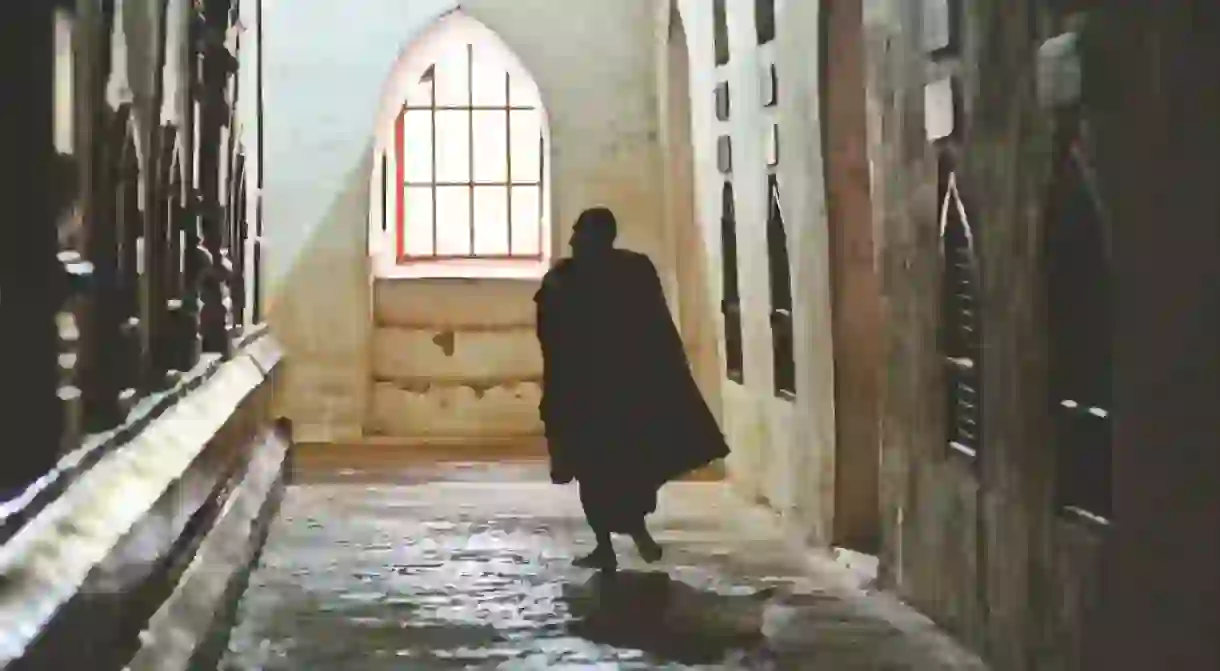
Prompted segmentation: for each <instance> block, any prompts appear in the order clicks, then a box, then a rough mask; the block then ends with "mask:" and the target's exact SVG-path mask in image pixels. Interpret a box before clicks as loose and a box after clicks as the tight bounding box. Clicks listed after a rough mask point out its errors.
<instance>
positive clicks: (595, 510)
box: [572, 482, 618, 570]
mask: <svg viewBox="0 0 1220 671" xmlns="http://www.w3.org/2000/svg"><path fill="white" fill-rule="evenodd" d="M580 503H581V507H583V508H584V511H585V520H586V521H587V522H588V523H589V527H591V528H592V529H593V535H594V537H595V538H596V539H597V547H595V548H593V552H590V553H589V554H587V555H585V556H583V557H578V558H577V559H576V560H575V561H573V562H572V563H573V564H575V565H576V566H579V567H581V568H598V569H603V570H613V569H614V568H615V567H616V566H617V564H618V559H617V558H616V557H615V555H614V542H613V540H612V539H611V537H610V525H609V524H607V523H606V520H604V519H602V518H603V517H605V509H606V505H605V502H604V501H603V500H602V498H601V492H600V490H599V488H598V487H597V486H596V485H594V484H590V483H586V482H582V483H581V484H580Z"/></svg>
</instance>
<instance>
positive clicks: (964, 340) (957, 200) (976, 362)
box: [937, 157, 984, 459]
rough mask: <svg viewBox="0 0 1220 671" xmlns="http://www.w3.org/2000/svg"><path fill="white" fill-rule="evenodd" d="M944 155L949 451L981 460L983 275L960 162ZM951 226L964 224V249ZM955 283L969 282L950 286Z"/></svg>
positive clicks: (942, 217) (943, 307)
mask: <svg viewBox="0 0 1220 671" xmlns="http://www.w3.org/2000/svg"><path fill="white" fill-rule="evenodd" d="M942 160H943V161H948V162H947V163H945V164H944V165H943V169H944V170H946V174H945V175H944V179H945V186H944V194H943V196H941V197H940V198H939V199H938V205H939V208H938V209H939V211H938V214H937V218H938V226H939V233H940V255H941V265H942V277H941V283H942V291H941V301H942V304H941V310H940V312H941V351H942V352H941V353H942V356H943V358H944V362H945V366H946V369H947V373H948V374H947V375H946V380H945V382H946V386H945V393H946V399H945V414H946V434H947V440H946V443H947V446H948V448H949V449H950V450H951V451H953V452H955V453H958V454H961V455H964V456H966V457H969V458H970V459H977V458H978V456H979V454H980V451H981V450H982V446H983V440H984V436H983V426H982V423H983V412H982V404H983V389H982V381H983V372H982V361H981V354H982V334H981V329H982V324H981V319H980V318H979V317H980V315H979V311H980V305H979V303H980V291H979V290H980V279H981V278H980V272H979V256H978V246H977V244H976V242H977V231H976V230H975V228H974V226H973V225H972V224H971V223H970V217H969V214H968V213H967V212H966V205H965V202H964V201H963V198H962V194H961V191H960V189H959V187H958V180H957V169H956V166H954V165H953V164H952V162H951V161H949V160H948V159H947V157H942ZM953 228H960V229H961V230H960V233H961V235H962V236H963V240H964V248H963V249H950V246H951V240H950V237H949V234H950V233H951V232H952V231H951V229H953ZM951 251H952V252H955V253H957V252H963V253H965V255H966V259H965V264H964V265H960V266H955V262H956V261H957V259H953V258H950V252H951ZM952 282H957V283H965V285H964V286H962V287H956V288H955V287H950V283H952ZM954 289H956V291H955V290H954ZM951 292H952V295H953V296H959V297H960V296H967V297H968V300H969V302H970V304H971V307H970V309H969V310H966V309H965V308H963V307H962V305H960V304H958V305H952V304H950V303H949V296H950V293H951ZM962 292H965V293H964V294H963V293H962ZM966 314H969V316H970V320H969V321H970V324H966V316H965V315H966ZM967 332H969V333H970V334H972V335H967ZM972 385H973V386H972ZM967 397H969V399H968V398H967ZM967 424H970V425H972V426H971V428H972V430H973V432H971V431H970V430H967V429H966V428H965V425H967Z"/></svg>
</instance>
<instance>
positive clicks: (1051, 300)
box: [1046, 122, 1113, 520]
mask: <svg viewBox="0 0 1220 671" xmlns="http://www.w3.org/2000/svg"><path fill="white" fill-rule="evenodd" d="M1076 123H1078V122H1076ZM1076 123H1072V122H1069V123H1068V124H1066V125H1067V126H1068V128H1065V129H1063V130H1062V131H1061V135H1062V137H1061V138H1060V140H1059V143H1060V147H1059V150H1058V152H1057V159H1058V160H1057V165H1056V166H1055V172H1054V175H1053V180H1052V183H1051V188H1050V193H1049V198H1048V208H1047V222H1046V226H1047V238H1046V244H1047V249H1046V259H1047V277H1046V279H1047V290H1048V295H1047V299H1048V318H1049V330H1050V333H1049V336H1050V337H1049V345H1050V351H1049V355H1050V367H1049V374H1050V380H1049V383H1050V384H1049V388H1050V393H1051V402H1052V406H1051V408H1052V414H1053V416H1054V421H1055V429H1056V430H1055V442H1056V452H1057V457H1058V459H1057V461H1058V464H1057V477H1056V496H1057V498H1058V504H1059V506H1060V507H1061V508H1062V509H1064V510H1069V511H1072V512H1075V513H1077V514H1080V513H1083V514H1084V515H1085V516H1087V517H1090V518H1093V519H1104V520H1108V519H1109V518H1110V516H1111V505H1110V500H1111V496H1110V478H1111V445H1110V443H1111V430H1112V420H1111V403H1112V391H1111V384H1112V379H1113V378H1112V365H1111V360H1112V354H1111V348H1112V319H1113V316H1112V315H1113V305H1112V293H1111V292H1112V289H1111V274H1112V271H1111V267H1110V257H1109V253H1108V251H1107V250H1108V245H1107V241H1106V237H1105V234H1106V231H1105V223H1104V219H1103V216H1102V209H1101V207H1100V200H1099V198H1098V197H1097V194H1096V191H1095V189H1094V188H1093V186H1092V183H1091V179H1090V173H1089V168H1088V165H1089V164H1088V160H1087V158H1086V156H1085V152H1084V150H1083V148H1082V146H1081V143H1080V142H1079V136H1078V135H1077V128H1078V127H1077V126H1076Z"/></svg>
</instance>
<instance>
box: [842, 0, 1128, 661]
mask: <svg viewBox="0 0 1220 671" xmlns="http://www.w3.org/2000/svg"><path fill="white" fill-rule="evenodd" d="M933 4H935V3H933ZM961 4H962V6H963V7H964V10H963V12H962V14H961V16H960V21H958V22H957V23H956V27H955V28H954V34H955V36H956V42H955V46H953V47H951V48H950V49H949V50H948V51H947V52H941V53H939V54H936V55H931V54H929V53H927V52H926V51H925V48H924V46H923V37H922V28H923V27H924V26H923V18H924V17H925V16H926V15H925V14H924V13H923V10H922V8H921V7H920V6H919V5H918V4H917V3H907V2H901V1H898V0H869V1H867V2H866V3H865V12H864V30H865V33H864V35H865V43H866V49H867V51H866V53H867V72H868V79H867V101H868V110H869V155H870V162H871V164H872V166H871V167H872V171H873V185H874V192H873V208H874V217H875V220H876V222H877V229H878V231H879V236H880V240H881V252H880V254H881V259H882V271H883V296H884V302H885V308H886V309H885V316H884V318H885V320H886V322H887V329H886V343H885V349H886V356H887V362H886V377H885V387H884V392H883V398H884V400H883V418H882V490H881V494H882V500H883V505H882V509H883V518H882V527H883V538H884V542H883V546H882V557H881V559H882V572H883V581H884V583H885V584H886V585H887V586H888V587H890V588H892V589H894V590H896V591H897V592H898V593H899V594H900V595H901V596H902V597H903V598H904V599H907V600H908V601H910V602H911V603H912V604H914V605H915V606H916V607H918V608H920V609H921V610H922V611H924V612H925V613H927V614H929V615H931V616H932V617H933V618H934V619H936V620H937V621H938V622H940V623H941V624H942V625H944V626H946V627H948V628H949V629H950V630H951V631H953V632H954V633H955V634H956V635H957V636H959V637H960V638H962V639H963V640H965V641H966V642H968V643H969V644H970V645H973V646H974V647H975V648H976V649H978V650H980V651H982V652H983V653H984V654H985V655H986V656H987V657H988V658H990V660H991V661H992V662H993V663H994V664H995V666H996V668H999V669H1027V668H1036V669H1074V668H1079V666H1078V660H1079V656H1080V650H1081V647H1080V646H1081V633H1082V630H1083V626H1084V623H1085V622H1086V621H1087V620H1088V614H1089V613H1090V612H1091V610H1090V609H1091V608H1093V607H1094V606H1093V604H1095V603H1096V600H1097V589H1098V586H1097V585H1098V583H1097V573H1098V568H1099V560H1100V556H1101V551H1102V547H1103V541H1104V533H1102V531H1101V530H1099V529H1098V528H1097V527H1095V526H1091V525H1088V524H1084V523H1082V522H1080V521H1071V520H1067V519H1064V518H1061V517H1060V516H1059V515H1058V514H1057V512H1056V506H1055V504H1054V499H1053V483H1054V479H1055V475H1054V466H1055V464H1054V452H1053V444H1052V440H1051V435H1050V432H1049V417H1048V414H1047V413H1048V408H1049V404H1048V402H1047V391H1046V379H1045V377H1046V354H1045V353H1046V347H1047V345H1046V335H1045V332H1046V322H1045V319H1044V316H1043V315H1044V311H1045V307H1044V305H1045V296H1044V291H1045V286H1044V284H1043V282H1042V280H1041V277H1042V273H1041V268H1042V263H1043V261H1042V255H1043V250H1042V246H1041V245H1042V239H1043V228H1044V225H1045V222H1043V221H1042V218H1041V212H1042V199H1043V193H1044V189H1045V183H1046V179H1047V177H1048V174H1049V168H1050V162H1049V158H1048V152H1047V151H1046V149H1047V147H1048V141H1049V128H1050V124H1049V117H1048V115H1047V113H1046V112H1044V111H1043V110H1042V109H1040V108H1039V104H1038V101H1037V99H1036V95H1035V93H1036V86H1035V84H1036V77H1035V69H1036V66H1037V48H1038V46H1039V44H1040V43H1041V41H1042V40H1043V39H1045V38H1047V37H1049V36H1050V35H1052V34H1054V32H1055V30H1057V28H1056V27H1055V26H1054V25H1053V23H1052V22H1051V21H1050V17H1048V16H1047V15H1046V14H1045V13H1044V12H1043V8H1042V6H1041V4H1040V3H1036V2H985V3H969V4H967V3H961ZM950 74H952V75H954V76H956V77H957V84H958V92H959V95H958V99H957V113H956V116H957V118H956V123H957V132H956V135H955V137H954V138H953V139H951V140H950V141H948V143H947V144H945V145H943V146H942V147H941V149H942V150H943V151H946V152H948V153H949V155H952V156H953V157H954V160H955V162H956V165H957V178H958V183H959V186H960V188H961V189H962V194H963V198H964V203H965V207H966V211H967V215H968V217H969V220H970V224H971V226H972V229H973V231H974V234H975V236H976V237H975V244H976V249H977V254H978V258H979V263H980V264H981V271H980V272H981V275H980V280H981V295H980V316H981V324H982V338H983V340H982V347H981V351H982V352H983V354H982V360H981V363H982V370H983V382H982V385H981V387H982V388H981V397H982V404H983V416H982V426H983V433H982V440H981V444H980V448H979V455H978V457H977V458H973V459H972V458H970V457H967V456H965V455H964V454H962V453H959V452H957V451H955V450H952V449H950V448H949V447H948V445H947V442H948V434H947V427H946V422H945V414H946V413H945V407H946V405H945V404H946V385H945V373H944V362H943V360H942V354H941V350H940V348H939V337H938V336H939V333H938V329H939V328H940V315H941V311H940V307H941V306H940V279H941V261H940V251H939V245H940V237H939V221H938V216H937V215H938V205H939V204H938V203H937V163H936V150H935V149H934V148H933V147H932V145H931V144H930V143H929V141H928V139H927V137H926V135H925V126H924V124H925V121H926V115H925V108H924V85H925V84H926V83H927V82H929V81H933V80H936V79H939V78H941V77H943V76H946V75H950Z"/></svg>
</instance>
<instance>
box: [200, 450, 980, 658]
mask: <svg viewBox="0 0 1220 671" xmlns="http://www.w3.org/2000/svg"><path fill="white" fill-rule="evenodd" d="M322 475H324V474H319V473H313V474H310V473H305V474H303V477H304V478H305V480H306V481H307V482H308V484H300V485H296V486H292V487H290V488H289V489H288V492H287V495H286V498H285V499H284V502H283V504H282V507H281V513H280V516H279V519H277V520H276V522H275V523H274V524H273V525H272V528H271V534H270V537H269V538H268V540H267V544H266V547H265V549H264V551H263V552H264V554H263V557H262V561H261V563H260V565H259V568H258V569H256V570H255V571H254V573H253V575H252V577H251V582H250V585H249V588H248V590H247V592H246V594H245V597H244V598H243V600H242V603H241V605H240V606H239V609H238V618H239V620H238V623H237V626H236V627H235V629H234V631H233V635H232V639H231V641H230V645H229V651H228V654H227V656H226V658H225V661H224V663H223V664H222V667H221V668H222V669H224V670H225V671H254V670H255V669H263V670H266V671H272V670H279V669H284V670H289V669H335V670H336V671H338V670H343V671H349V670H350V671H365V670H370V671H372V670H379V669H395V670H398V669H412V670H415V669H419V670H421V671H422V670H425V669H470V668H474V669H539V670H542V669H594V668H605V669H653V668H671V669H677V668H724V669H793V670H804V669H834V670H836V671H855V670H861V671H865V670H868V671H872V670H877V671H880V670H890V671H899V670H910V671H924V670H927V671H933V670H935V671H941V670H946V671H948V670H958V669H961V670H965V669H970V670H981V669H985V668H986V667H985V666H984V665H983V664H982V663H981V662H979V661H978V660H977V658H975V657H974V656H973V655H971V654H969V653H966V652H964V651H963V650H962V649H961V648H960V647H959V646H958V645H957V644H956V643H954V642H952V641H951V639H949V638H948V637H947V636H946V635H945V634H944V633H942V632H941V631H940V630H938V629H937V628H936V627H934V626H933V625H932V624H931V622H929V621H928V620H927V619H926V618H924V617H922V616H919V615H916V614H915V613H914V612H913V611H911V610H910V609H908V608H906V607H904V606H901V605H900V604H898V603H897V601H895V600H894V599H892V598H890V597H887V596H884V595H881V594H877V593H875V592H871V591H868V590H867V589H866V585H865V584H862V583H866V582H867V580H868V578H867V575H866V574H861V573H859V572H856V571H852V570H850V569H849V568H846V567H843V566H840V565H838V564H836V563H834V562H833V561H831V560H829V559H822V560H816V559H813V558H812V555H810V558H805V557H804V556H803V555H802V554H800V553H798V552H797V551H795V549H794V548H793V547H792V546H791V545H790V544H788V543H786V542H785V541H784V538H783V534H782V532H781V530H780V529H779V528H778V525H777V524H776V523H775V520H774V519H773V517H772V516H771V515H769V514H767V513H766V511H765V510H764V509H762V508H760V507H752V506H748V505H746V504H744V503H742V502H741V501H740V500H738V499H737V497H735V496H734V495H732V494H731V493H730V492H729V491H728V489H727V488H726V487H725V486H724V485H723V484H720V483H713V482H680V483H674V484H671V485H670V486H668V487H667V488H666V489H665V490H663V498H662V501H661V504H660V508H659V510H658V513H657V515H656V516H654V520H655V522H654V525H655V529H656V534H657V537H658V539H659V540H660V541H661V542H662V543H663V544H664V547H665V552H666V555H665V558H664V559H663V560H662V562H661V563H660V564H659V565H657V566H645V565H644V564H643V563H642V562H640V561H639V560H638V559H635V558H634V555H633V554H632V552H633V551H632V550H630V549H628V548H627V547H626V546H625V545H624V546H622V547H620V550H622V556H623V557H624V558H625V559H627V561H626V562H625V564H624V565H623V566H622V567H621V568H620V571H619V573H618V575H617V576H616V577H615V579H614V581H613V582H606V581H607V580H608V579H607V578H599V577H598V575H597V574H596V573H595V572H593V571H589V570H582V569H578V568H573V567H572V566H571V560H572V558H573V557H574V556H576V555H577V554H579V553H582V552H586V551H588V549H589V548H590V547H591V544H592V535H591V534H590V533H589V531H588V530H587V527H586V526H585V525H584V522H583V520H582V519H581V515H580V509H579V505H578V503H577V501H576V496H575V492H574V491H573V490H572V488H565V487H555V486H553V485H551V484H550V483H549V481H548V480H547V477H546V466H545V464H543V463H540V462H526V461H522V462H517V463H498V464H497V463H488V462H484V463H474V462H450V463H437V464H416V465H415V466H413V467H411V468H409V469H406V470H400V471H399V472H398V474H397V475H396V476H395V481H393V482H376V481H370V478H369V477H368V475H369V474H367V473H361V472H356V471H347V472H346V475H345V473H344V472H343V471H340V472H333V473H330V474H325V477H321V476H322ZM310 480H313V482H309V481H310ZM345 480H351V481H353V482H351V483H345V482H344V481H345ZM374 480H375V479H374ZM866 570H867V569H866Z"/></svg>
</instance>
